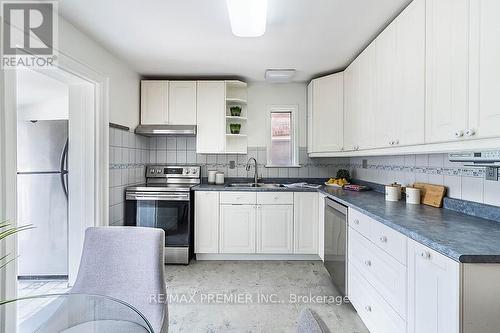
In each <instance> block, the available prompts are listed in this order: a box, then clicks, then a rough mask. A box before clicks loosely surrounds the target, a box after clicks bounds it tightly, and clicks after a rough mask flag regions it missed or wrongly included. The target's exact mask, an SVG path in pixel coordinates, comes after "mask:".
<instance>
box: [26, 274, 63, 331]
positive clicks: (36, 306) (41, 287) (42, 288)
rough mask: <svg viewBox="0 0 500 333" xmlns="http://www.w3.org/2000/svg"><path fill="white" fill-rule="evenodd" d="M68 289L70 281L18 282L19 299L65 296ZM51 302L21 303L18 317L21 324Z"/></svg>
mask: <svg viewBox="0 0 500 333" xmlns="http://www.w3.org/2000/svg"><path fill="white" fill-rule="evenodd" d="M69 289H70V288H68V281H65V280H21V281H19V282H18V297H28V296H35V295H47V294H63V293H66V292H67V291H68V290H69ZM49 302H50V300H43V299H35V300H30V301H28V302H21V304H20V306H19V307H18V313H17V317H18V320H19V323H22V322H23V321H25V320H26V319H27V318H30V317H31V316H33V315H34V314H35V313H37V312H38V311H40V310H41V309H42V308H43V307H44V306H46V305H47V304H48V303H49Z"/></svg>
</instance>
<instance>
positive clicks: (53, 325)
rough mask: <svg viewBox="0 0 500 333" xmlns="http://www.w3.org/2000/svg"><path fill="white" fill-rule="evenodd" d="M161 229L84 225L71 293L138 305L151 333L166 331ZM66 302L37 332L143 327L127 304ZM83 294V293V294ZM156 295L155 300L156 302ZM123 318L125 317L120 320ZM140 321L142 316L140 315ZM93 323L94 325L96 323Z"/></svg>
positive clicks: (166, 319) (72, 332) (114, 329)
mask: <svg viewBox="0 0 500 333" xmlns="http://www.w3.org/2000/svg"><path fill="white" fill-rule="evenodd" d="M164 246H165V233H164V231H163V230H161V229H155V228H140V227H97V228H88V229H87V230H86V232H85V242H84V245H83V253H82V258H81V262H80V268H79V271H78V276H77V279H76V282H75V284H74V286H73V288H72V289H71V290H70V293H73V294H90V295H102V296H107V297H111V298H115V299H118V300H121V301H124V302H126V303H128V304H130V305H132V306H133V307H134V308H135V309H137V310H138V311H139V312H140V313H141V314H142V315H143V316H144V317H145V318H146V319H147V320H148V321H149V323H150V324H151V326H152V328H153V330H154V332H155V333H166V332H167V330H168V309H167V298H166V292H167V291H166V285H165V278H164V272H163V268H164V259H163V250H164ZM75 296H77V299H76V301H75V300H73V301H72V302H71V304H68V303H66V301H63V302H61V304H58V308H57V310H55V311H54V313H53V315H51V316H49V317H48V318H47V319H48V320H46V322H45V323H44V324H42V326H40V327H39V328H38V329H36V330H35V332H37V333H38V332H40V333H54V332H67V333H74V332H78V333H80V332H90V331H92V330H90V329H89V327H92V328H96V327H100V332H102V331H105V332H119V333H126V332H138V331H139V332H143V330H137V328H134V326H133V325H132V324H130V323H128V324H127V321H130V322H135V323H137V322H139V323H140V321H136V320H138V319H141V318H140V317H139V316H138V315H137V316H136V317H135V318H134V314H135V313H131V312H130V309H128V308H127V307H126V306H120V304H119V303H118V306H116V304H117V303H115V302H106V301H100V300H97V301H92V302H90V303H89V302H85V301H82V302H80V301H79V298H78V297H79V296H78V295H75ZM82 296H83V295H82ZM158 300H159V301H158ZM124 319H125V320H124ZM141 320H142V319H141ZM96 325H97V326H96Z"/></svg>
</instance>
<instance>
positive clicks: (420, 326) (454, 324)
mask: <svg viewBox="0 0 500 333" xmlns="http://www.w3.org/2000/svg"><path fill="white" fill-rule="evenodd" d="M459 278H460V266H459V263H458V262H455V261H453V260H451V259H449V258H447V257H445V256H443V255H441V254H439V253H437V252H435V251H433V250H431V249H429V248H427V247H426V246H424V245H422V244H419V243H417V242H414V241H409V242H408V332H409V333H455V332H456V333H458V332H459V326H460V325H459V322H460V307H459V304H460V302H459V298H460V280H459Z"/></svg>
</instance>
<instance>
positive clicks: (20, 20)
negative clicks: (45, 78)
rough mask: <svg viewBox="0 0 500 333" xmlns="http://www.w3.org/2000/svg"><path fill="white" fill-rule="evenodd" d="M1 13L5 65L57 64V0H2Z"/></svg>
mask: <svg viewBox="0 0 500 333" xmlns="http://www.w3.org/2000/svg"><path fill="white" fill-rule="evenodd" d="M2 17H3V29H2V42H1V45H2V54H1V56H2V59H1V65H2V68H17V67H51V66H54V65H55V61H56V59H57V57H56V56H57V54H56V52H57V23H58V14H57V2H56V1H2Z"/></svg>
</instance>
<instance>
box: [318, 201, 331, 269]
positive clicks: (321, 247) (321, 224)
mask: <svg viewBox="0 0 500 333" xmlns="http://www.w3.org/2000/svg"><path fill="white" fill-rule="evenodd" d="M325 199H326V195H324V194H323V193H318V255H319V257H320V258H321V260H323V261H325ZM332 234H333V232H332ZM332 243H333V242H332ZM332 243H330V244H332Z"/></svg>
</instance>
